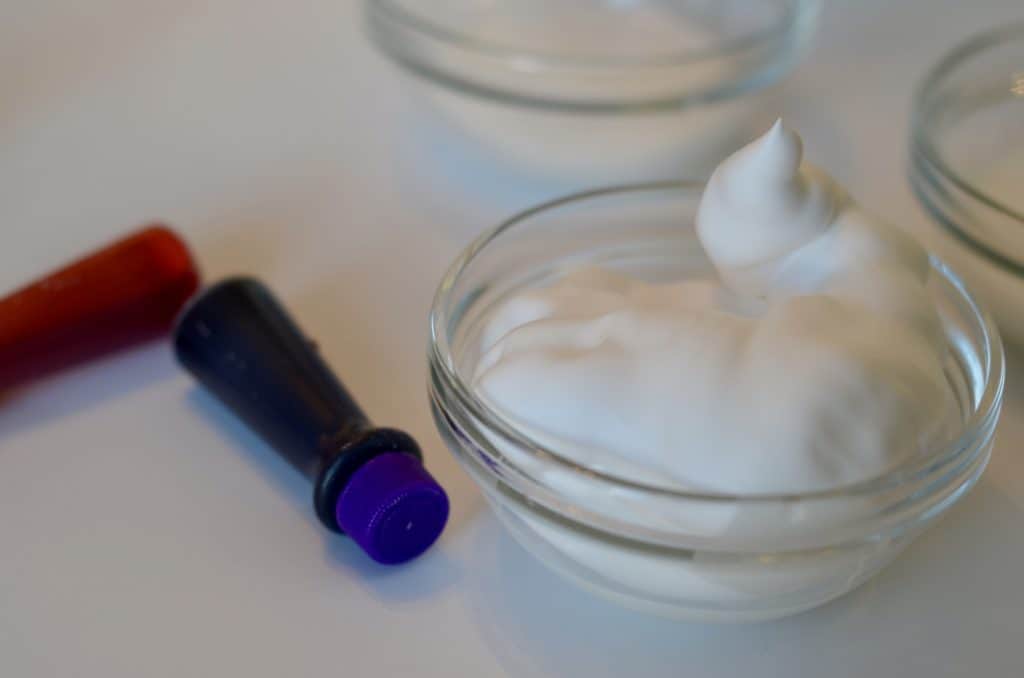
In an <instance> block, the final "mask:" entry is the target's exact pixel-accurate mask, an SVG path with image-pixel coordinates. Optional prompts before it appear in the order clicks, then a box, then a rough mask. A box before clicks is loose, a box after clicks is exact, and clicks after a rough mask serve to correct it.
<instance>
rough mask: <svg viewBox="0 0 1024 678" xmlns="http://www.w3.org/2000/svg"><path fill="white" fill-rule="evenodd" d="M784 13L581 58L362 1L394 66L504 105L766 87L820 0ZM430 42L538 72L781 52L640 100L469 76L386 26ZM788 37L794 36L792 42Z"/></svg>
mask: <svg viewBox="0 0 1024 678" xmlns="http://www.w3.org/2000/svg"><path fill="white" fill-rule="evenodd" d="M786 3H787V6H786V8H785V10H784V12H783V13H782V16H781V18H779V19H778V20H777V21H775V22H772V23H771V24H770V25H768V26H766V27H763V28H759V29H758V30H755V31H753V32H750V33H748V34H745V35H742V36H738V37H736V38H732V39H729V40H726V41H723V42H722V43H721V44H719V45H716V46H713V47H701V48H692V49H689V50H684V51H681V52H678V53H676V54H671V55H666V54H661V55H655V56H650V57H644V56H639V57H632V56H622V57H609V58H599V57H592V56H588V57H578V56H572V55H568V54H562V55H559V54H557V53H553V52H550V51H546V50H536V49H534V50H531V49H526V48H519V47H516V46H514V45H510V44H507V43H502V42H500V41H492V40H486V39H483V38H480V37H478V36H474V35H472V34H471V33H469V32H465V31H459V30H457V29H452V28H449V27H446V26H444V25H442V24H439V23H437V22H434V21H431V20H429V19H428V18H425V17H422V16H420V15H418V14H415V13H413V12H410V11H409V10H407V9H406V8H404V7H402V6H401V4H400V2H399V0H365V6H366V9H367V12H366V15H367V19H368V23H369V33H370V36H371V38H372V40H373V42H374V43H375V44H376V45H377V46H378V47H379V48H380V49H381V51H382V52H383V53H384V54H385V55H386V56H387V57H389V58H390V59H392V60H393V61H394V62H395V63H396V64H397V65H399V66H401V67H402V68H404V69H406V70H407V71H409V72H411V73H412V74H413V75H416V76H418V77H421V78H424V79H425V80H427V81H429V82H433V83H434V84H437V85H440V86H442V87H445V88H448V89H451V90H454V91H456V92H460V93H462V94H467V95H472V96H476V97H480V98H484V99H489V100H493V101H497V102H500V103H505V104H512V105H517V106H524V107H527V108H538V109H546V110H556V111H569V112H573V113H617V112H632V111H636V112H649V111H663V110H669V109H674V108H678V107H680V106H683V105H687V104H691V103H706V102H714V101H718V100H721V99H726V98H730V97H733V96H737V95H740V94H743V93H745V92H747V91H749V90H752V89H757V88H758V87H761V86H767V85H768V84H770V83H772V82H774V81H775V80H776V79H778V78H779V77H781V76H782V75H783V74H785V73H786V72H787V71H788V70H789V68H790V67H791V66H792V64H793V63H795V61H796V58H797V56H798V55H800V54H801V53H802V51H803V48H804V47H805V46H806V43H807V42H808V41H809V40H808V39H809V38H810V37H811V36H812V35H813V33H814V26H815V24H816V21H817V17H818V15H819V13H820V8H821V0H786ZM396 27H397V28H398V29H399V30H403V31H408V32H409V33H410V34H411V35H413V36H417V37H419V38H420V39H423V40H427V41H430V42H432V43H435V44H437V45H440V46H442V47H444V48H450V49H458V50H461V51H462V52H464V53H468V54H470V55H472V56H476V57H483V58H488V59H497V60H500V61H502V62H504V64H503V65H504V66H505V67H507V68H508V69H509V70H510V71H522V70H523V69H524V68H525V67H527V66H528V68H529V70H530V71H533V72H543V71H548V72H554V71H558V70H559V69H563V70H566V71H572V72H576V73H585V74H587V73H590V74H593V73H597V74H600V73H602V71H609V70H627V69H636V70H637V71H638V72H639V71H640V70H641V69H651V70H657V69H671V68H680V67H686V66H690V65H692V64H695V63H700V62H702V61H707V60H711V59H720V58H728V57H731V56H735V55H740V54H742V53H744V52H746V51H748V50H756V49H758V48H760V47H762V46H765V45H769V46H770V45H773V44H777V45H778V47H777V49H776V51H777V55H776V57H775V58H773V59H771V60H765V62H764V63H760V64H759V66H758V67H757V68H756V69H754V70H753V71H752V72H747V73H743V74H742V75H739V76H730V77H728V78H726V79H724V80H723V81H722V82H721V83H720V84H717V85H714V86H710V87H702V88H698V89H696V90H689V89H685V90H681V91H673V92H670V93H667V94H652V95H648V96H644V97H637V98H635V99H629V98H627V99H615V98H594V99H576V98H572V97H554V96H545V95H534V94H530V93H526V92H520V91H516V90H515V89H513V88H508V87H502V86H496V85H491V84H488V83H486V82H482V81H480V80H478V79H476V78H469V77H466V76H464V75H461V74H459V73H457V72H451V69H448V68H444V67H440V66H437V65H434V64H432V63H430V61H431V60H430V59H426V58H423V57H422V56H417V55H410V53H411V51H410V49H409V45H408V44H402V45H396V44H394V43H395V40H394V39H393V36H390V35H389V31H391V30H393V29H394V28H396ZM791 35H795V36H796V39H794V40H789V38H790V37H791Z"/></svg>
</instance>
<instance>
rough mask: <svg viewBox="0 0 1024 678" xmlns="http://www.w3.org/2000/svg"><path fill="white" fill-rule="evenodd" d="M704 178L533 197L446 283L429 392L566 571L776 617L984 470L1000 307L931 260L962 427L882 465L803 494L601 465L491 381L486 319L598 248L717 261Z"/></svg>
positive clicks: (600, 258)
mask: <svg viewBox="0 0 1024 678" xmlns="http://www.w3.org/2000/svg"><path fill="white" fill-rule="evenodd" d="M701 190H702V186H701V185H700V184H696V183H678V184H650V185H640V186H632V187H623V188H615V189H608V190H600V191H594V192H591V193H586V194H581V195H577V196H574V197H571V198H568V199H564V200H559V201H556V202H552V203H548V204H545V205H541V206H539V207H537V208H534V209H532V210H528V211H526V212H523V213H522V214H520V215H518V216H516V217H514V218H513V219H511V220H509V221H507V222H506V223H504V224H502V225H501V226H499V227H498V228H497V229H495V230H493V231H490V232H489V233H487V234H485V235H484V236H482V237H480V238H479V239H478V240H476V241H475V242H474V243H473V244H472V245H470V246H469V248H468V249H466V250H465V252H464V253H463V254H462V255H461V256H460V257H459V258H458V259H457V260H456V261H455V263H454V265H453V266H452V267H451V269H450V270H449V271H448V274H447V275H446V276H445V277H444V279H443V281H442V283H441V286H440V289H439V290H438V293H437V296H436V299H435V304H434V307H433V310H432V313H431V345H430V350H429V361H430V396H431V401H432V405H433V410H434V414H435V419H436V422H437V426H438V428H439V430H440V431H441V433H442V435H443V437H444V439H445V441H446V442H447V444H448V446H449V447H450V449H451V450H452V452H453V453H454V454H455V455H456V457H457V458H458V459H459V461H460V462H461V464H462V466H463V467H464V468H465V469H466V470H467V471H468V473H469V474H470V476H471V477H472V478H473V480H474V481H475V482H476V483H477V485H478V486H479V487H480V489H481V491H482V492H483V494H484V496H485V497H486V498H487V500H488V501H489V503H490V505H491V506H492V507H493V509H494V510H495V512H496V513H497V515H498V516H499V517H500V519H501V520H502V522H503V523H504V524H505V526H506V527H507V528H508V529H509V531H510V532H511V534H512V535H513V536H514V537H515V538H516V539H517V540H518V541H519V542H520V543H521V544H522V545H523V546H524V547H525V548H526V549H527V550H528V551H529V552H530V553H532V554H533V555H535V556H536V557H538V558H539V559H540V560H542V561H543V562H545V563H547V564H548V565H549V566H550V567H552V568H553V569H555V570H556V571H558V572H560V573H562V574H563V575H565V576H567V577H568V578H569V579H571V580H573V581H575V582H577V583H579V584H580V585H582V586H584V587H585V588H587V589H589V590H591V591H594V592H596V593H598V594H600V595H603V596H605V597H608V598H611V599H613V600H615V601H618V602H620V603H622V604H625V605H627V606H630V607H634V608H638V609H642V610H647V611H651V612H655V613H658V614H662V615H668V616H674V617H685V618H693V619H708V620H719V621H726V620H727V621H737V620H757V619H768V618H773V617H780V616H784V615H788V614H792V613H795V612H799V611H800V610H804V609H807V608H810V607H814V606H816V605H820V604H821V603H824V602H826V601H828V600H830V599H832V598H835V597H836V596H839V595H841V594H843V593H845V592H847V591H849V590H851V589H853V588H854V587H856V586H858V585H859V584H860V583H862V582H864V581H865V580H867V579H868V578H869V577H871V576H872V575H873V574H875V573H876V572H877V571H878V570H879V569H881V568H882V567H883V566H884V565H885V564H887V563H888V562H890V561H891V560H892V559H893V558H894V557H895V556H896V555H897V554H899V552H900V551H901V550H902V549H903V548H904V547H905V546H906V545H907V544H908V543H909V542H910V541H911V540H912V539H913V538H914V537H915V536H916V535H917V534H919V533H920V531H921V530H922V529H924V528H925V527H926V526H928V525H929V524H931V523H932V521H933V520H934V519H935V518H936V517H937V516H938V515H940V514H941V513H943V512H944V511H945V510H946V509H948V508H949V507H950V506H951V505H952V504H953V503H955V502H956V501H957V500H958V499H959V498H960V497H962V496H963V494H964V493H965V492H966V491H967V489H969V488H970V487H971V486H972V485H973V484H974V483H975V481H976V480H977V479H978V477H979V476H980V474H981V472H982V470H983V469H984V467H985V464H986V463H987V461H988V458H989V455H990V453H991V449H992V440H993V431H994V428H995V425H996V421H997V419H998V417H999V411H1000V406H1001V402H1002V391H1003V353H1002V348H1001V345H1000V341H999V337H998V334H997V332H996V330H995V328H994V327H993V326H992V324H991V322H990V321H989V320H988V319H987V317H986V316H985V314H984V313H983V312H982V311H981V310H980V309H979V308H978V307H977V305H976V304H975V303H974V301H973V300H972V299H971V297H970V295H969V294H968V293H967V292H966V291H965V290H964V288H963V286H962V285H961V283H960V281H959V280H958V279H957V277H956V276H955V275H954V274H953V273H951V272H950V271H949V270H948V269H947V268H946V267H945V266H944V265H943V264H942V263H941V262H939V261H938V260H934V261H933V262H932V275H931V278H930V282H929V285H928V292H929V294H930V295H931V297H932V299H933V300H934V302H935V304H936V307H937V309H938V310H939V314H940V316H941V318H942V322H943V326H944V328H945V331H946V335H947V338H948V343H949V354H948V357H947V360H946V365H945V367H946V375H947V378H948V380H949V383H950V385H951V388H952V390H953V392H954V394H955V395H956V399H957V402H958V404H959V408H958V411H957V412H956V413H955V414H953V415H950V416H951V417H953V418H954V419H955V420H954V421H951V422H948V423H949V424H950V428H951V429H952V430H954V431H955V435H954V436H953V438H954V439H952V440H950V441H948V442H946V443H944V444H942V445H941V446H940V447H937V448H936V449H933V450H929V451H927V453H926V454H922V455H919V456H917V457H914V458H913V459H911V460H910V461H908V462H906V463H905V464H904V465H902V466H900V467H898V468H895V469H893V470H892V471H890V472H889V473H887V474H886V475H884V476H882V477H879V478H876V479H873V480H870V481H867V482H864V483H860V484H857V485H852V486H847V487H841V488H836V489H834V490H829V491H824V492H814V493H805V494H795V495H777V496H776V495H724V494H698V493H693V492H684V491H679V490H677V489H674V488H671V487H663V486H658V485H649V484H644V483H642V482H637V481H635V480H628V479H624V478H621V477H616V476H613V475H609V474H607V473H602V472H598V471H595V470H593V469H589V468H586V467H584V466H581V465H579V464H577V463H575V462H574V461H573V460H572V459H571V458H569V457H567V456H565V455H563V454H560V453H559V450H557V449H548V448H545V446H544V445H543V444H541V443H539V442H538V441H536V440H532V439H531V438H530V437H529V436H528V435H526V434H525V433H524V432H522V431H521V430H518V429H517V428H516V427H515V426H514V425H513V424H512V423H510V422H508V421H507V420H505V419H503V418H502V417H501V416H500V415H499V414H498V413H496V412H494V411H493V410H492V409H490V408H489V407H488V405H487V404H486V403H485V402H484V401H483V400H482V399H481V398H479V397H478V395H477V394H476V393H475V390H474V386H473V383H472V375H473V373H474V371H475V368H476V364H477V361H478V360H479V358H480V356H479V345H480V337H479V333H480V331H481V328H482V326H483V325H485V324H486V320H487V318H488V316H489V314H490V312H491V311H492V310H493V309H494V308H495V307H496V306H497V305H498V304H499V303H501V301H502V300H503V299H505V298H507V296H508V295H510V294H513V293H515V292H518V291H521V290H523V289H524V288H529V287H533V286H542V285H547V284H550V283H551V282H553V281H554V280H557V279H558V278H559V277H560V276H563V275H565V274H566V272H567V271H569V270H571V269H573V268H575V267H578V266H580V265H585V264H596V265H600V266H604V267H609V268H613V269H616V270H619V271H623V272H626V273H629V274H630V275H634V276H638V277H642V278H645V279H649V280H661V281H670V280H678V279H682V278H687V277H693V276H701V277H704V276H707V275H709V274H710V271H711V269H710V265H709V262H708V261H707V259H706V257H705V256H704V253H703V250H702V248H701V246H700V243H699V242H698V240H697V237H696V233H695V231H694V227H693V219H694V215H695V212H696V208H697V204H698V201H699V199H700V195H701ZM681 406H685V404H682V405H681ZM687 443H688V441H687V440H685V439H680V440H679V441H678V444H679V445H680V446H685V445H687Z"/></svg>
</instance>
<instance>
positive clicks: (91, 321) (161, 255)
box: [0, 225, 199, 390]
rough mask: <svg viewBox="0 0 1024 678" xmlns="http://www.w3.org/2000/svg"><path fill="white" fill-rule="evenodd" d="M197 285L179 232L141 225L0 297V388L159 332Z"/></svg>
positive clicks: (162, 332) (166, 329) (171, 321)
mask: <svg viewBox="0 0 1024 678" xmlns="http://www.w3.org/2000/svg"><path fill="white" fill-rule="evenodd" d="M198 287H199V274H198V272H197V270H196V267H195V264H194V262H193V260H192V256H191V255H190V254H189V251H188V248H187V247H186V246H185V243H184V242H182V241H181V239H180V238H179V237H178V236H177V235H175V234H174V233H173V232H171V231H170V230H169V229H168V228H166V227H164V226H161V225H154V226H149V227H147V228H144V229H142V230H141V231H138V232H136V233H134V234H133V235H130V236H128V237H126V238H124V239H122V240H119V241H117V242H115V243H113V244H111V245H108V246H107V247H104V248H103V249H101V250H99V251H96V252H93V253H92V254H89V255H87V256H86V257H85V258H83V259H79V260H78V261H75V262H73V263H71V264H69V265H67V266H65V267H64V268H62V269H60V270H58V271H54V272H53V273H51V274H50V275H48V276H46V277H44V278H42V279H40V280H37V281H35V282H33V283H31V284H29V285H28V286H26V287H23V288H22V289H20V290H18V291H16V292H14V293H12V294H10V295H8V296H7V297H4V298H3V299H0V390H5V389H9V388H11V387H13V386H17V385H21V384H24V383H26V382H28V381H31V380H32V379H35V378H38V377H40V376H43V375H45V374H48V373H50V372H54V371H56V370H59V369H61V368H64V367H69V366H71V365H73V364H76V363H80V362H84V361H86V360H90V359H92V358H96V357H99V356H101V355H103V354H106V353H109V352H112V351H116V350H118V349H121V348H125V347H127V346H130V345H132V344H136V343H139V342H143V341H146V340H149V339H154V338H157V337H159V336H162V335H165V334H167V333H168V332H169V330H170V329H171V326H172V325H173V324H174V319H175V317H176V316H177V314H178V311H180V310H181V308H182V306H184V304H185V302H186V301H188V299H189V298H190V297H191V296H192V295H193V294H194V293H195V291H196V289H197V288H198Z"/></svg>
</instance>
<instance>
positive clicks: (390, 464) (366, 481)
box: [334, 452, 448, 565]
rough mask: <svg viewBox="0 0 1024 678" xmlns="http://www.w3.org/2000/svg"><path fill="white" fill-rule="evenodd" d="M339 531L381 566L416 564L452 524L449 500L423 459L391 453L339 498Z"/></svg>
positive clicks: (372, 462)
mask: <svg viewBox="0 0 1024 678" xmlns="http://www.w3.org/2000/svg"><path fill="white" fill-rule="evenodd" d="M334 515H335V517H336V518H337V519H338V526H339V527H341V529H343V530H344V531H345V533H346V534H348V536H350V537H351V538H352V539H353V540H354V541H355V542H356V543H357V544H359V546H361V547H362V549H363V550H364V551H366V553H367V554H369V556H370V557H371V558H373V559H374V560H376V561H377V562H378V563H384V564H385V565H395V564H398V563H404V562H405V561H407V560H412V559H413V558H415V557H416V556H418V555H420V554H421V553H423V552H424V551H426V550H427V548H429V547H430V545H431V544H433V543H434V542H435V541H436V540H437V538H438V537H439V536H441V530H443V529H444V524H445V523H446V522H447V521H448V495H446V494H445V493H444V490H442V489H441V486H440V485H438V484H437V481H436V480H434V478H433V477H432V476H431V475H430V474H429V473H427V469H425V468H424V467H423V463H422V462H420V460H419V459H417V458H416V457H414V456H412V455H411V454H406V453H404V452H387V453H385V454H381V455H378V456H376V457H374V458H373V459H371V460H370V461H368V462H366V463H365V464H363V465H362V466H361V467H360V468H359V470H358V471H356V472H355V473H354V474H353V475H352V477H351V478H350V479H349V481H348V483H347V484H346V485H345V489H344V490H342V492H341V496H339V497H338V504H337V506H336V508H335V511H334Z"/></svg>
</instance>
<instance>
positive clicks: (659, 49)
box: [366, 0, 818, 178]
mask: <svg viewBox="0 0 1024 678" xmlns="http://www.w3.org/2000/svg"><path fill="white" fill-rule="evenodd" d="M366 8H367V18H368V26H369V30H370V34H371V36H372V38H373V40H374V42H375V43H376V44H377V45H378V46H379V47H380V49H381V50H382V51H383V52H384V53H385V54H386V55H388V56H389V57H391V58H392V59H393V60H394V61H395V62H397V63H398V64H399V65H400V66H402V67H403V69H404V70H405V71H406V72H408V73H411V74H413V75H414V76H418V77H416V78H415V79H414V82H416V83H417V84H419V85H422V87H420V89H421V90H422V93H423V94H424V95H425V96H424V97H423V98H422V100H421V101H426V102H427V106H424V105H422V103H421V102H420V101H418V102H417V105H416V107H415V110H416V114H417V116H420V117H422V115H423V113H425V112H428V111H429V112H432V113H434V114H435V117H437V118H439V119H441V120H444V121H447V122H448V123H451V125H452V126H454V127H455V128H456V129H458V130H460V131H461V132H462V133H464V135H465V136H467V137H468V138H469V139H471V140H473V141H475V142H479V143H480V144H482V145H483V146H484V147H487V148H489V149H492V150H494V151H496V152H497V153H498V154H499V155H500V156H501V157H502V158H503V159H506V160H510V161H512V162H513V163H514V164H515V165H516V166H518V167H520V168H523V169H526V170H528V171H529V172H530V173H531V174H534V175H536V174H541V175H545V176H561V175H565V174H571V175H572V176H574V177H577V178H579V177H591V178H592V177H594V176H596V175H600V174H603V173H606V172H609V171H611V172H629V171H641V170H643V169H645V168H655V167H656V168H659V169H662V170H665V169H666V168H667V166H669V165H672V166H679V167H683V166H692V165H686V164H685V163H686V162H687V159H690V158H694V157H697V156H701V157H702V158H706V161H705V162H707V163H710V162H712V161H713V159H715V158H720V157H721V155H722V151H723V150H726V149H724V148H723V147H722V146H723V145H724V144H729V145H730V146H731V145H732V144H733V139H732V137H733V136H734V134H735V132H736V127H737V125H738V121H739V120H740V116H738V115H736V110H735V109H736V107H731V106H728V105H726V104H727V103H728V102H733V101H735V100H736V99H738V98H740V97H741V95H743V94H746V93H749V92H752V91H755V90H758V89H761V88H763V87H765V86H766V85H768V84H770V83H771V82H774V81H775V80H777V79H778V78H779V77H781V76H782V75H783V74H785V73H786V72H788V70H789V69H790V68H791V67H792V65H793V64H794V63H795V61H796V60H797V57H798V56H799V55H800V54H801V52H802V48H803V47H804V46H805V45H806V44H807V41H808V38H809V37H810V35H811V34H812V33H813V28H814V26H815V24H816V17H817V14H818V0H753V1H751V0H721V1H719V2H708V1H707V0H672V1H669V2H665V1H664V0H635V1H632V2H622V1H621V0H562V1H560V2H550V1H549V0H490V1H488V2H480V1H479V0H441V1H439V0H367V3H366ZM745 132H746V130H745V129H744V130H743V131H742V132H741V134H740V135H739V138H742V136H743V135H744V134H745ZM737 141H738V138H737Z"/></svg>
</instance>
